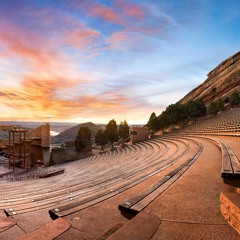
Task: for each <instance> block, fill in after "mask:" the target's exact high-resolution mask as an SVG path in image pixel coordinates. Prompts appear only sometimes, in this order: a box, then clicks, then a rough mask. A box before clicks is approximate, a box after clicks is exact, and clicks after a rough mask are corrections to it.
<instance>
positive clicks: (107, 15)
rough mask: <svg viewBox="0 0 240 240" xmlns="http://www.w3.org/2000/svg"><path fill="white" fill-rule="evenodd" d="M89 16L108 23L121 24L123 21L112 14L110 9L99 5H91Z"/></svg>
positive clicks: (115, 14)
mask: <svg viewBox="0 0 240 240" xmlns="http://www.w3.org/2000/svg"><path fill="white" fill-rule="evenodd" d="M89 15H90V16H93V17H99V18H102V19H104V20H106V21H109V22H114V23H117V24H123V20H122V19H121V18H120V17H119V16H118V14H117V13H116V12H114V11H113V10H112V9H111V8H109V7H106V6H104V5H101V4H92V5H91V8H90V11H89Z"/></svg>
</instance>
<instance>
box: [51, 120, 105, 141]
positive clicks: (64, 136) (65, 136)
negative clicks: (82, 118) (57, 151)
mask: <svg viewBox="0 0 240 240" xmlns="http://www.w3.org/2000/svg"><path fill="white" fill-rule="evenodd" d="M80 127H88V128H89V129H90V131H91V135H92V138H94V137H95V135H96V133H97V131H98V130H99V129H103V128H104V127H105V125H103V124H99V125H95V124H94V123H92V122H87V123H82V124H78V125H76V126H74V127H71V128H69V129H66V130H64V131H63V132H61V133H59V134H58V135H57V136H54V137H51V143H64V142H66V141H71V140H74V139H75V137H76V135H77V133H78V130H79V129H80Z"/></svg>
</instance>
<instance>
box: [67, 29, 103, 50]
mask: <svg viewBox="0 0 240 240" xmlns="http://www.w3.org/2000/svg"><path fill="white" fill-rule="evenodd" d="M99 35H100V34H99V32H97V31H93V30H91V29H87V28H85V29H81V30H73V31H71V32H70V33H67V35H66V36H65V40H64V42H65V44H68V45H72V46H74V47H78V48H80V49H84V48H85V47H87V46H89V45H90V44H93V43H94V42H95V41H96V39H97V38H98V37H99ZM85 50H86V49H85Z"/></svg>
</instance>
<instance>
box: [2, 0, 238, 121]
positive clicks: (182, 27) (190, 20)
mask: <svg viewBox="0 0 240 240" xmlns="http://www.w3.org/2000/svg"><path fill="white" fill-rule="evenodd" d="M209 2H211V3H209ZM239 9H240V3H239V1H237V0H233V1H230V2H229V1H227V0H226V1H224V0H220V1H205V0H203V1H195V0H190V1H187V0H186V1H164V0H159V1H145V0H140V1H137V0H113V1H110V0H81V1H80V0H79V1H78V0H56V1H48V0H39V1H28V0H20V1H19V0H11V1H9V0H1V1H0V107H1V108H0V109H1V115H0V120H2V121H3V120H4V121H6V120H10V121H13V120H19V121H20V120H21V121H45V122H51V121H54V122H56V121H63V122H86V121H92V122H95V123H107V122H108V120H110V119H112V118H114V119H116V120H117V121H118V122H119V121H121V120H124V119H126V120H127V121H128V122H129V123H146V121H147V120H148V118H149V116H150V114H151V113H152V112H153V111H155V112H156V113H157V115H159V114H160V113H161V112H162V110H164V108H165V107H166V106H167V105H169V104H171V103H174V102H176V101H178V100H180V99H181V98H182V97H183V96H184V95H185V94H187V93H188V92H189V91H190V90H192V89H193V88H194V87H196V86H197V85H199V84H200V83H201V82H203V81H204V80H205V79H206V77H207V74H208V72H209V71H210V70H212V69H213V68H214V67H215V66H216V65H217V64H219V63H220V62H221V61H222V60H224V59H225V58H227V57H228V56H230V55H232V54H234V53H235V52H237V51H239V50H240V41H239V39H240V31H239V29H240V13H239Z"/></svg>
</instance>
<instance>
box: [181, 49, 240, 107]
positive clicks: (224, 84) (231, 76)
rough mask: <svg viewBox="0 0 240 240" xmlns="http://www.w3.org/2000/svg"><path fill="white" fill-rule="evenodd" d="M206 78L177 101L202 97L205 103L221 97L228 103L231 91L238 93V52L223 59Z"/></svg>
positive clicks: (239, 56) (239, 77)
mask: <svg viewBox="0 0 240 240" xmlns="http://www.w3.org/2000/svg"><path fill="white" fill-rule="evenodd" d="M207 76H208V78H207V79H206V80H205V81H204V82H203V83H202V84H200V85H199V86H198V87H196V88H195V89H193V90H192V91H191V92H189V93H188V94H187V95H186V96H185V97H184V98H182V99H181V100H180V101H179V102H180V103H182V104H184V103H186V102H188V101H190V100H196V99H202V100H203V101H204V103H205V104H206V105H208V104H209V103H210V102H212V101H214V100H217V99H218V98H222V100H223V101H224V102H225V103H228V98H229V96H230V95H231V94H232V93H233V91H235V90H236V91H237V92H238V93H240V52H238V53H236V54H234V55H232V56H231V57H229V58H227V59H226V60H224V61H223V62H222V63H220V64H219V65H218V66H217V67H216V68H214V69H213V70H212V71H210V72H209V73H208V75H207Z"/></svg>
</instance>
